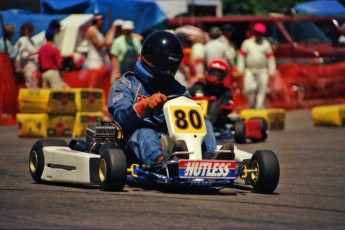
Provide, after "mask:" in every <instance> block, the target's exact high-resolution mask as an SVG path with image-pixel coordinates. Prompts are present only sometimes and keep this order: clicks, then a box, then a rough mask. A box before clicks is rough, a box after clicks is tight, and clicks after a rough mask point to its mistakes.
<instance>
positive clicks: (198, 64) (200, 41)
mask: <svg viewBox="0 0 345 230" xmlns="http://www.w3.org/2000/svg"><path fill="white" fill-rule="evenodd" d="M192 41H193V45H192V47H191V63H190V64H191V67H193V68H191V69H193V71H192V72H193V75H194V76H193V78H191V79H189V85H193V83H194V82H195V81H198V80H199V79H204V77H205V43H206V35H205V34H204V33H203V31H201V30H200V32H199V33H198V34H195V35H194V36H192Z"/></svg>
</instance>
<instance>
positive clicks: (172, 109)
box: [169, 106, 206, 134]
mask: <svg viewBox="0 0 345 230" xmlns="http://www.w3.org/2000/svg"><path fill="white" fill-rule="evenodd" d="M178 110H181V111H183V112H184V113H185V114H186V116H185V118H184V119H185V121H186V122H187V123H188V127H187V128H186V129H181V128H179V127H178V126H176V121H177V120H178V119H179V118H178V117H176V116H175V111H178ZM191 110H194V111H196V113H197V114H198V116H199V117H200V122H201V127H200V128H199V129H197V128H195V127H193V125H191V121H190V119H191V117H189V112H190V111H191ZM169 113H170V116H171V118H172V123H173V129H174V132H175V133H195V134H205V133H206V128H205V122H204V115H203V112H202V109H201V107H200V106H171V107H170V110H169Z"/></svg>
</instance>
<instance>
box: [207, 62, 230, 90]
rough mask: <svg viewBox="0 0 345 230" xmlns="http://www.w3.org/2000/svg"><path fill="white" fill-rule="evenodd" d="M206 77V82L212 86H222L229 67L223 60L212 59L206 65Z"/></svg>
mask: <svg viewBox="0 0 345 230" xmlns="http://www.w3.org/2000/svg"><path fill="white" fill-rule="evenodd" d="M207 68H208V75H207V76H206V80H207V81H208V83H210V84H212V85H217V86H219V85H222V84H223V81H224V79H225V77H226V76H227V75H228V72H229V65H228V63H226V61H225V60H223V59H213V60H212V61H210V62H209V63H208V65H207Z"/></svg>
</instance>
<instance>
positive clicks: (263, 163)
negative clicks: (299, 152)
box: [249, 150, 280, 193]
mask: <svg viewBox="0 0 345 230" xmlns="http://www.w3.org/2000/svg"><path fill="white" fill-rule="evenodd" d="M250 169H251V170H255V172H252V173H250V174H249V179H250V182H251V184H252V186H253V188H254V190H255V192H257V193H272V192H273V191H274V190H275V189H276V188H277V186H278V182H279V176H280V169H279V162H278V159H277V156H276V155H275V154H274V152H273V151H270V150H258V151H255V153H254V154H253V156H252V158H251V161H250Z"/></svg>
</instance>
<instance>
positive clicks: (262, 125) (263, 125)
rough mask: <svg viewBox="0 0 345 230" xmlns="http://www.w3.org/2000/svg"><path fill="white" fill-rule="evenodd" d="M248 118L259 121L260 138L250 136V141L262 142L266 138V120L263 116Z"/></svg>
mask: <svg viewBox="0 0 345 230" xmlns="http://www.w3.org/2000/svg"><path fill="white" fill-rule="evenodd" d="M250 120H258V121H259V122H260V133H261V138H250V140H251V141H252V142H263V141H265V140H266V139H267V121H266V120H265V119H264V118H261V117H258V118H252V119H250Z"/></svg>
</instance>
